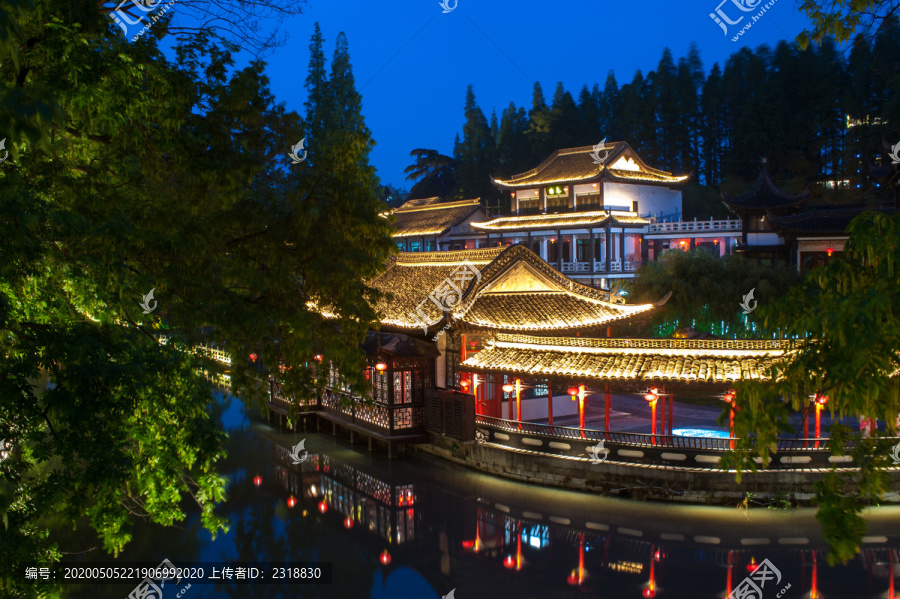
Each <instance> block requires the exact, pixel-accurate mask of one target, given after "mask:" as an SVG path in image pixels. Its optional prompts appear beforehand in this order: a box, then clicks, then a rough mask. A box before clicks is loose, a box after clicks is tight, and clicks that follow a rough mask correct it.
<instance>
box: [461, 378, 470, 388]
mask: <svg viewBox="0 0 900 599" xmlns="http://www.w3.org/2000/svg"><path fill="white" fill-rule="evenodd" d="M459 386H460V387H462V388H463V389H468V388H469V381H467V380H466V379H463V380H461V381H460V382H459Z"/></svg>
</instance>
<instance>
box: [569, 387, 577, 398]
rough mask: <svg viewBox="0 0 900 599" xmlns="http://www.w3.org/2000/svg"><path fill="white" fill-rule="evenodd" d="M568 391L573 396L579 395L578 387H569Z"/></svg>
mask: <svg viewBox="0 0 900 599" xmlns="http://www.w3.org/2000/svg"><path fill="white" fill-rule="evenodd" d="M568 393H569V395H571V396H573V397H574V396H576V395H578V387H569V389H568Z"/></svg>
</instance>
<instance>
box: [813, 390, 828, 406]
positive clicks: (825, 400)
mask: <svg viewBox="0 0 900 599" xmlns="http://www.w3.org/2000/svg"><path fill="white" fill-rule="evenodd" d="M816 403H817V404H819V405H820V406H824V405H825V404H827V403H828V396H827V395H819V394H818V393H817V394H816Z"/></svg>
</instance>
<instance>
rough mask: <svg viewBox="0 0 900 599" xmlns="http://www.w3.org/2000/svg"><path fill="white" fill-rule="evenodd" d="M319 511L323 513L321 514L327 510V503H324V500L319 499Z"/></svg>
mask: <svg viewBox="0 0 900 599" xmlns="http://www.w3.org/2000/svg"><path fill="white" fill-rule="evenodd" d="M319 511H320V512H321V513H323V514H324V513H325V512H327V511H328V504H327V503H325V502H324V501H320V502H319Z"/></svg>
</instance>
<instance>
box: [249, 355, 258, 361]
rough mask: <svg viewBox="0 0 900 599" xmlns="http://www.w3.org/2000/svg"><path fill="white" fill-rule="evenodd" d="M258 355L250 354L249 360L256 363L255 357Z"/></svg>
mask: <svg viewBox="0 0 900 599" xmlns="http://www.w3.org/2000/svg"><path fill="white" fill-rule="evenodd" d="M258 357H259V356H257V355H256V354H250V361H251V362H253V363H256V358H258Z"/></svg>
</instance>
